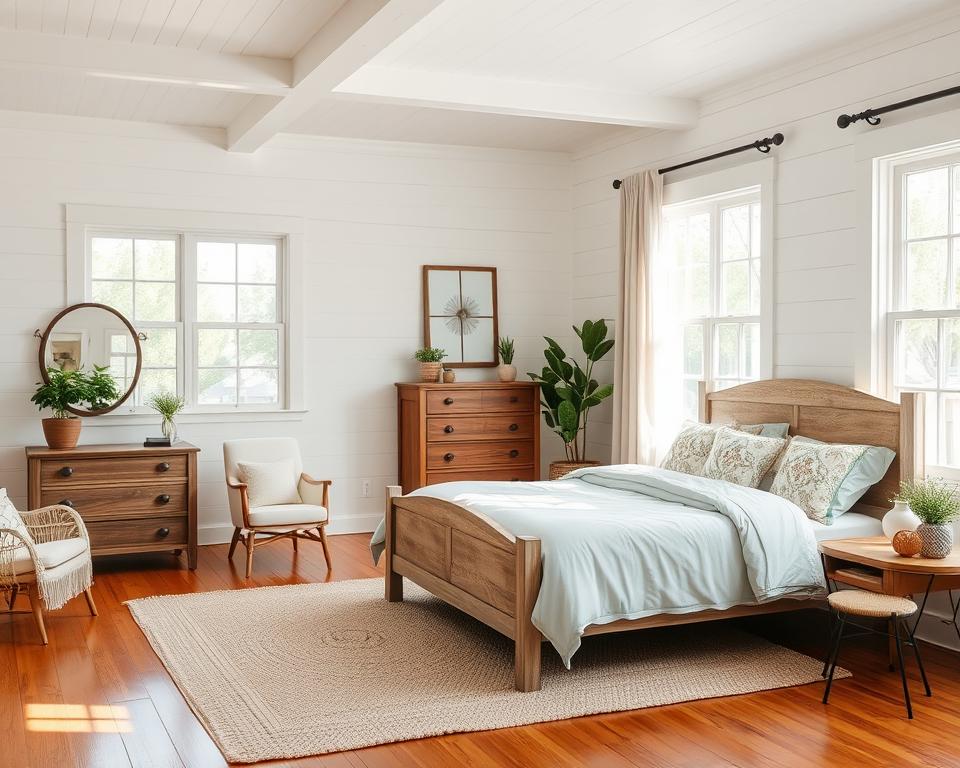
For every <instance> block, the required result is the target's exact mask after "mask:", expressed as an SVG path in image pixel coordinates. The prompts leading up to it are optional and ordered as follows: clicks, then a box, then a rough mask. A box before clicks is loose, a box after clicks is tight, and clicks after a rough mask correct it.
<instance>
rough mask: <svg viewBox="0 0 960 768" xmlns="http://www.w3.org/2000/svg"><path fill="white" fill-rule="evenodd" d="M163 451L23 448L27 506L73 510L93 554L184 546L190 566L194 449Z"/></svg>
mask: <svg viewBox="0 0 960 768" xmlns="http://www.w3.org/2000/svg"><path fill="white" fill-rule="evenodd" d="M199 450H200V449H199V448H196V447H194V446H192V445H190V444H189V443H182V442H181V443H176V444H175V445H173V446H171V447H169V448H144V447H142V446H139V445H82V446H77V447H76V448H73V449H71V450H53V449H51V448H46V447H29V448H27V473H28V483H27V494H28V503H29V506H30V509H37V508H39V507H44V506H47V505H49V504H66V505H67V506H68V507H73V508H74V509H75V510H77V512H79V513H80V516H81V517H82V518H83V521H84V523H86V526H87V531H88V532H89V534H90V547H91V551H92V553H93V554H94V555H115V554H121V553H127V552H159V551H170V550H172V551H174V552H175V553H176V554H180V552H181V551H182V550H186V551H187V562H188V564H189V566H190V568H191V569H194V568H196V567H197V453H198V452H199Z"/></svg>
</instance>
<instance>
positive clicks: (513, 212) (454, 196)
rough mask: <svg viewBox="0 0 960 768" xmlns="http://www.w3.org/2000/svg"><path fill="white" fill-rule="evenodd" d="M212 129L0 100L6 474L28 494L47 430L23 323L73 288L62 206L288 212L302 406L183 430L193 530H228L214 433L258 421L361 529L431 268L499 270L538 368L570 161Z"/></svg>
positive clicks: (231, 432)
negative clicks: (190, 450) (195, 514)
mask: <svg viewBox="0 0 960 768" xmlns="http://www.w3.org/2000/svg"><path fill="white" fill-rule="evenodd" d="M221 140H222V136H221V133H220V132H217V131H208V130H204V129H190V130H186V129H176V128H170V127H162V126H148V125H142V124H123V123H118V122H108V121H98V120H88V119H81V118H63V117H52V116H47V117H45V116H41V115H25V114H15V113H0V176H2V178H3V179H4V184H3V185H0V486H6V487H7V488H8V489H9V491H10V495H11V497H12V498H13V499H14V501H15V502H16V503H17V504H19V505H25V502H26V472H25V462H24V457H23V446H24V445H30V444H40V443H42V441H43V437H42V433H41V430H40V421H39V416H38V414H37V413H36V411H35V410H34V408H33V406H32V405H31V403H30V402H29V397H30V394H31V392H32V389H33V384H34V382H35V381H36V380H37V370H36V362H35V361H36V345H37V340H36V339H34V338H33V337H32V334H33V331H34V329H35V328H38V327H43V326H45V324H46V323H47V321H48V320H49V319H50V317H51V316H52V315H53V314H54V312H55V311H56V310H57V309H59V308H61V307H62V306H63V305H64V303H65V301H66V296H65V269H66V267H65V231H64V204H65V203H89V204H98V205H117V206H131V207H148V208H149V207H156V208H163V209H189V210H205V211H230V212H241V213H257V214H275V215H284V216H299V217H303V219H304V237H303V274H304V278H305V279H304V285H303V290H304V294H305V301H304V304H305V310H304V314H305V316H304V318H303V323H304V328H305V344H304V346H305V349H304V351H303V354H304V369H305V376H306V384H305V398H306V407H307V408H308V409H309V412H308V413H307V414H306V416H304V417H303V418H302V419H300V420H292V421H291V420H285V421H280V422H245V421H238V420H236V419H231V418H224V419H222V420H221V421H220V422H219V423H215V422H210V423H184V424H183V425H182V427H181V432H182V436H183V438H184V439H186V440H189V441H191V442H194V443H196V444H197V445H198V446H200V448H201V449H202V453H201V454H200V525H201V542H204V541H206V542H209V541H213V540H223V538H224V536H225V535H226V536H227V537H228V536H229V533H230V530H231V529H230V528H229V513H228V511H227V506H226V495H225V490H224V486H223V469H222V466H223V465H222V454H221V444H222V441H223V440H224V439H227V438H230V437H246V436H256V435H271V434H284V435H286V434H292V435H294V436H296V437H297V438H299V440H300V443H301V447H302V449H303V452H304V457H305V465H306V467H307V468H308V470H309V471H310V472H311V473H312V474H314V476H316V477H330V478H332V479H333V480H334V486H333V490H332V509H333V522H332V524H331V530H333V531H335V530H372V528H373V526H374V525H375V523H376V521H377V519H378V516H380V515H381V510H382V505H383V487H384V486H385V485H387V484H388V483H391V482H394V480H395V473H396V459H397V457H396V453H397V451H396V426H395V419H396V409H395V394H394V388H393V382H394V381H400V380H411V379H412V377H414V375H415V368H414V365H415V364H414V362H413V361H412V358H411V355H412V352H413V350H414V349H415V348H416V347H418V346H419V345H420V343H421V318H420V311H421V296H420V266H421V265H422V264H445V263H446V264H474V265H490V266H495V267H497V268H498V273H499V289H500V322H501V332H502V333H504V334H509V335H511V336H514V337H516V339H517V345H518V350H519V352H518V356H517V361H516V362H517V366H518V368H519V370H520V371H521V373H524V372H526V371H528V370H533V366H539V359H540V351H541V349H542V347H543V343H542V340H541V339H540V336H541V335H542V334H548V335H555V336H557V337H559V338H567V337H568V336H569V335H570V334H569V332H568V329H569V317H570V267H569V218H570V200H569V194H570V193H569V190H570V179H569V170H570V168H569V161H568V158H567V156H565V155H559V154H551V153H537V152H519V151H509V150H487V149H467V148H453V147H439V146H428V145H410V144H408V145H401V144H385V143H372V142H359V141H348V140H333V139H317V138H302V137H293V136H289V137H280V138H278V139H276V140H275V141H273V142H271V144H270V145H269V146H267V147H264V148H263V149H261V150H260V151H259V152H257V153H256V154H255V155H241V154H232V153H228V152H225V151H224V150H223V149H222V148H220V147H219V146H218V145H217V142H219V141H221ZM458 376H460V377H461V378H468V377H493V376H494V372H493V370H492V369H478V370H474V371H459V372H458ZM148 431H149V433H150V434H152V433H155V432H156V429H154V428H150V427H147V426H142V425H140V424H136V425H128V426H125V425H122V424H120V425H118V424H117V419H115V418H110V417H107V418H105V419H101V420H99V421H98V420H87V423H86V424H85V426H84V432H83V435H82V440H83V441H84V442H101V443H102V442H138V441H142V438H143V436H144V435H145V434H147V433H148ZM545 443H547V444H546V445H545V453H546V454H547V455H549V449H550V448H553V447H554V446H553V445H552V443H549V442H548V441H546V440H545ZM362 479H367V480H369V481H370V485H371V495H370V498H361V480H362Z"/></svg>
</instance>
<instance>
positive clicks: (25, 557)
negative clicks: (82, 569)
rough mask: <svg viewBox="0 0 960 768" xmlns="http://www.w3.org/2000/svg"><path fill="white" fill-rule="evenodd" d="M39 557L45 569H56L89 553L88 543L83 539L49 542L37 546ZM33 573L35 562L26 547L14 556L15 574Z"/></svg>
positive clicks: (18, 550) (17, 551)
mask: <svg viewBox="0 0 960 768" xmlns="http://www.w3.org/2000/svg"><path fill="white" fill-rule="evenodd" d="M36 547H37V556H38V557H39V558H40V562H41V563H43V567H44V568H48V569H49V568H56V567H57V566H58V565H61V564H62V563H65V562H67V561H68V560H72V559H73V558H75V557H76V556H77V555H82V554H83V553H84V552H86V551H87V542H86V541H84V540H83V539H79V538H75V539H63V540H62V541H48V542H47V543H46V544H37V545H36ZM32 571H33V560H31V559H30V552H29V551H28V550H27V548H26V547H20V548H19V549H17V550H16V551H15V554H14V556H13V572H14V573H16V574H18V575H19V574H21V573H30V572H32Z"/></svg>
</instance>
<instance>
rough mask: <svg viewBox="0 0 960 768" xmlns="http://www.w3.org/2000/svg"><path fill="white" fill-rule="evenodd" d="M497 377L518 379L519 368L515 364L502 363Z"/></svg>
mask: <svg viewBox="0 0 960 768" xmlns="http://www.w3.org/2000/svg"><path fill="white" fill-rule="evenodd" d="M497 378H499V379H500V381H516V380H517V369H516V367H515V366H513V365H510V364H509V363H501V364H500V365H498V366H497Z"/></svg>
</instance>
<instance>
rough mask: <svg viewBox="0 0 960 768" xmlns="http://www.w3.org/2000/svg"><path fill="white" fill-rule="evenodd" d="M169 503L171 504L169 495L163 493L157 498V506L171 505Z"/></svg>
mask: <svg viewBox="0 0 960 768" xmlns="http://www.w3.org/2000/svg"><path fill="white" fill-rule="evenodd" d="M169 503H170V496H169V494H166V493H161V494H160V495H159V496H157V504H169Z"/></svg>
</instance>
